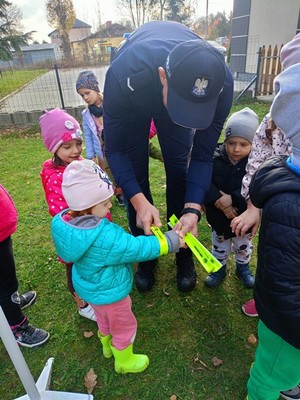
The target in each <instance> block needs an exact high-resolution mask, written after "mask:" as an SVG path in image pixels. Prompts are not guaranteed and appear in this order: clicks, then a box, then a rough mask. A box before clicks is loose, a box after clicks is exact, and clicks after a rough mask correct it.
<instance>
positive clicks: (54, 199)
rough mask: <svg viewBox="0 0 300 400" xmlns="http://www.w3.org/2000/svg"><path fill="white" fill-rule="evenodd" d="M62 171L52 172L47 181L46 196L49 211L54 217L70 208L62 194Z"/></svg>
mask: <svg viewBox="0 0 300 400" xmlns="http://www.w3.org/2000/svg"><path fill="white" fill-rule="evenodd" d="M62 176H63V174H62V172H57V173H53V174H51V175H50V176H49V177H48V179H47V180H46V182H45V185H44V189H45V196H46V201H47V203H48V208H49V213H50V215H51V216H52V217H54V216H55V215H56V214H58V213H59V212H61V211H62V210H65V209H66V208H68V204H67V203H66V200H65V198H64V196H63V194H62V189H61V186H62Z"/></svg>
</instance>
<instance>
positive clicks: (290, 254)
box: [247, 64, 300, 400]
mask: <svg viewBox="0 0 300 400" xmlns="http://www.w3.org/2000/svg"><path fill="white" fill-rule="evenodd" d="M299 76H300V64H295V65H293V66H290V67H289V68H287V69H286V70H284V71H283V72H282V73H281V74H280V75H278V76H277V77H276V78H275V81H274V85H275V98H274V101H273V104H272V106H271V117H272V119H273V120H274V122H275V124H276V125H277V126H278V127H279V128H280V129H281V130H282V131H284V132H285V134H286V138H287V139H289V140H290V141H291V143H292V153H291V156H290V157H288V156H277V157H271V158H270V159H269V160H267V161H265V163H264V164H263V165H262V166H261V167H260V168H259V169H258V171H257V172H256V174H255V175H254V177H253V179H252V181H251V184H250V198H251V201H252V203H253V204H254V206H255V207H257V208H261V209H263V211H262V218H261V226H260V231H259V243H258V259H257V271H256V281H255V288H254V298H255V303H256V307H257V311H258V314H259V317H260V321H259V323H258V337H259V342H258V347H257V350H256V353H255V362H254V364H253V367H252V368H251V371H250V378H249V380H248V384H247V387H248V399H249V400H261V399H263V400H275V399H276V400H277V399H278V397H279V394H280V391H282V390H287V389H288V388H291V387H295V386H296V385H298V383H299V381H300V302H299V298H300V286H299V282H300V240H299V238H300V129H299V121H298V116H299V113H300V89H299V83H298V82H299ZM297 388H298V387H297V386H296V387H295V389H293V391H295V390H296V389H297ZM281 395H282V397H283V398H285V399H288V398H289V399H293V398H295V399H296V398H297V399H298V398H299V396H298V397H296V394H295V395H293V396H292V395H290V396H285V394H284V395H283V394H282V393H281Z"/></svg>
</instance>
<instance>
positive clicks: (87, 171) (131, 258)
mask: <svg viewBox="0 0 300 400" xmlns="http://www.w3.org/2000/svg"><path fill="white" fill-rule="evenodd" d="M62 190H63V195H64V197H65V199H66V200H67V203H68V204H69V207H70V210H65V211H63V212H62V213H60V214H59V215H57V216H56V217H55V218H54V219H53V221H52V236H53V239H54V243H55V246H56V250H57V253H58V254H59V256H60V257H62V258H63V259H64V260H66V261H68V262H72V263H74V264H73V275H72V278H73V283H74V287H75V289H76V291H77V293H78V294H79V295H80V296H81V297H82V298H83V299H85V300H86V301H88V302H89V303H90V304H91V305H92V307H93V308H94V311H95V314H96V316H97V322H98V328H99V338H100V341H101V343H102V345H103V354H104V357H106V358H109V357H111V356H112V355H113V356H114V358H115V370H116V372H118V373H127V372H132V373H135V372H142V371H143V370H144V369H146V368H147V366H148V364H149V359H148V357H147V356H146V355H143V354H133V349H132V344H133V342H134V339H135V335H136V330H137V322H136V319H135V317H134V315H133V313H132V310H131V299H130V297H129V293H130V292H131V289H132V281H133V263H134V262H138V261H146V260H149V259H154V258H157V257H158V256H159V255H160V254H167V253H168V252H176V251H178V250H179V246H183V245H184V241H183V240H182V239H179V235H178V234H177V233H176V232H175V231H169V232H167V233H166V234H165V236H164V237H163V240H162V241H159V240H158V239H157V238H156V237H155V236H139V237H134V236H132V235H131V234H129V233H126V232H125V231H124V230H123V229H122V228H121V227H119V226H118V225H116V224H113V223H111V222H110V221H108V220H107V219H106V218H103V217H104V216H105V215H106V213H107V212H108V211H109V209H110V208H111V206H112V204H111V197H112V195H113V193H114V191H113V187H112V182H111V181H110V180H109V178H108V176H107V175H106V174H105V172H103V170H101V168H100V167H99V166H98V165H96V164H95V163H94V162H93V161H92V160H83V161H73V162H72V163H71V164H70V165H69V166H68V167H67V168H66V170H65V172H64V176H63V184H62Z"/></svg>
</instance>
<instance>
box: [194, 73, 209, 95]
mask: <svg viewBox="0 0 300 400" xmlns="http://www.w3.org/2000/svg"><path fill="white" fill-rule="evenodd" d="M208 83H209V82H208V79H207V78H203V77H200V78H197V79H196V80H195V83H194V86H193V88H192V94H193V95H194V96H197V97H204V96H206V95H207V91H208V90H207V89H208Z"/></svg>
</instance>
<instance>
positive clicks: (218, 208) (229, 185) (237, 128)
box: [204, 107, 259, 288]
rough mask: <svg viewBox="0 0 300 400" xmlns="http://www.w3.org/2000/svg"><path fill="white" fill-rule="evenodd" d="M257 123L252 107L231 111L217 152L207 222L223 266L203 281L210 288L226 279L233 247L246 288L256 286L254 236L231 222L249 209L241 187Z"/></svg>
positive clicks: (214, 247)
mask: <svg viewBox="0 0 300 400" xmlns="http://www.w3.org/2000/svg"><path fill="white" fill-rule="evenodd" d="M258 125H259V122H258V116H257V115H256V113H255V112H254V111H252V110H251V109H250V108H247V107H246V108H244V109H243V110H241V111H238V112H236V113H234V114H232V116H231V117H230V118H229V119H228V121H227V123H226V126H225V142H224V143H223V144H219V145H218V147H217V148H216V151H215V155H214V160H213V163H214V167H213V175H212V182H211V185H210V189H209V192H208V195H207V197H206V200H205V209H206V218H207V221H208V223H209V224H210V225H211V227H212V253H213V255H214V256H215V257H216V258H217V259H218V260H219V261H220V262H221V264H222V268H221V269H220V270H219V271H217V272H214V273H211V274H209V275H208V276H207V277H206V278H205V281H204V283H205V285H206V286H208V287H215V286H218V285H219V284H220V283H221V282H222V280H223V279H224V278H225V276H226V269H227V266H226V263H227V260H228V257H229V255H230V253H231V248H233V252H234V254H235V261H236V273H237V276H238V277H239V279H240V280H241V281H242V282H243V284H244V285H245V286H246V287H247V288H252V287H253V286H254V276H253V274H252V272H251V271H250V268H249V261H250V258H251V254H252V248H253V246H252V243H251V235H250V233H249V234H246V235H245V236H243V237H242V236H239V237H236V236H235V234H234V233H232V229H231V227H230V223H231V220H232V219H233V218H234V217H236V216H237V215H239V214H241V213H242V212H244V211H245V210H246V208H247V204H246V201H245V199H244V198H243V196H242V195H241V186H242V180H243V177H244V175H245V173H246V169H245V168H246V165H247V162H248V155H249V153H250V151H251V147H252V140H253V137H254V134H255V131H256V129H257V128H258Z"/></svg>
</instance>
